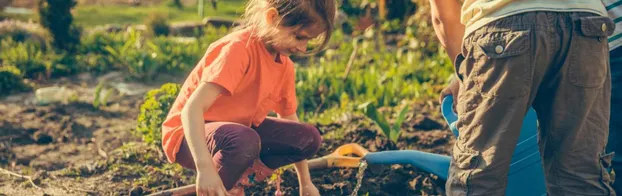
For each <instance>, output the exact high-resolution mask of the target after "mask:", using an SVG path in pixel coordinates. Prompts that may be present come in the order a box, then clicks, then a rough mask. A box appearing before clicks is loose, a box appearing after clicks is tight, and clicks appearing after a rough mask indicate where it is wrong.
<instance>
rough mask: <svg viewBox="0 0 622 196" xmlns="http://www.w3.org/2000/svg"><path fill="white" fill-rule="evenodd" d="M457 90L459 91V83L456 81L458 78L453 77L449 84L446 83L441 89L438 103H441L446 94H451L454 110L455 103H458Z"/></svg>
mask: <svg viewBox="0 0 622 196" xmlns="http://www.w3.org/2000/svg"><path fill="white" fill-rule="evenodd" d="M458 91H460V83H459V82H458V79H455V78H454V79H453V80H452V81H451V82H450V83H449V85H447V87H445V88H444V89H443V90H442V91H441V96H440V97H439V100H438V101H439V103H443V99H444V98H445V97H446V96H448V95H451V96H453V97H454V103H453V107H454V110H456V108H455V107H456V105H457V104H458Z"/></svg>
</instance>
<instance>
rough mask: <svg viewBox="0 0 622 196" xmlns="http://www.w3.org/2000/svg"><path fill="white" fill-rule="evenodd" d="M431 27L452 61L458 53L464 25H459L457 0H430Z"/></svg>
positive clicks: (459, 6)
mask: <svg viewBox="0 0 622 196" xmlns="http://www.w3.org/2000/svg"><path fill="white" fill-rule="evenodd" d="M430 7H431V15H432V26H433V27H434V31H435V32H436V36H437V37H438V39H439V41H440V42H441V45H443V47H444V48H445V50H447V54H448V55H449V57H450V58H451V60H452V61H453V60H454V59H455V58H456V56H457V55H458V54H459V53H460V48H461V47H462V37H463V36H464V25H463V24H462V23H460V12H461V10H460V9H461V5H460V2H458V0H430Z"/></svg>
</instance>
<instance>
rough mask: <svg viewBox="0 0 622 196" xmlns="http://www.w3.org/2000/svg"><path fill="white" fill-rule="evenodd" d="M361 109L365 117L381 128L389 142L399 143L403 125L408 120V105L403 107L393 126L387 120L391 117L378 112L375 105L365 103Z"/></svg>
mask: <svg viewBox="0 0 622 196" xmlns="http://www.w3.org/2000/svg"><path fill="white" fill-rule="evenodd" d="M360 107H361V108H362V109H363V110H364V113H365V115H366V116H367V117H368V118H369V119H371V120H372V121H374V123H375V124H376V125H378V127H380V129H381V130H382V133H383V134H384V135H385V136H386V137H387V138H389V140H391V141H393V143H397V139H398V138H399V135H400V132H401V126H402V123H403V122H404V120H405V119H406V113H408V107H406V105H405V106H404V107H402V109H401V110H400V112H399V113H398V114H397V118H396V119H395V122H394V123H393V125H391V124H389V119H388V118H387V117H390V115H386V114H382V113H380V112H378V108H377V107H376V106H375V105H374V104H373V103H371V102H368V103H364V104H362V105H361V106H360Z"/></svg>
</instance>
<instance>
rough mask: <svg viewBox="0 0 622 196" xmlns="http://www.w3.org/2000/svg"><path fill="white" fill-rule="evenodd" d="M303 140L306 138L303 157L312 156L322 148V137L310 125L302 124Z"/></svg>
mask: <svg viewBox="0 0 622 196" xmlns="http://www.w3.org/2000/svg"><path fill="white" fill-rule="evenodd" d="M302 125H303V126H302V127H303V128H304V133H305V138H308V142H307V145H306V147H305V148H304V150H303V153H304V155H305V156H309V157H310V156H313V155H314V154H315V153H317V151H318V150H319V149H320V147H321V146H322V135H320V131H319V130H318V129H317V128H315V127H314V126H312V125H309V124H302Z"/></svg>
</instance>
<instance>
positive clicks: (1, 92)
mask: <svg viewBox="0 0 622 196" xmlns="http://www.w3.org/2000/svg"><path fill="white" fill-rule="evenodd" d="M22 77H23V75H22V73H21V71H19V69H18V68H17V67H15V66H12V65H5V66H0V96H6V95H8V94H10V93H14V92H22V91H28V90H31V89H32V87H31V86H29V85H27V84H26V83H24V80H23V79H22Z"/></svg>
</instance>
